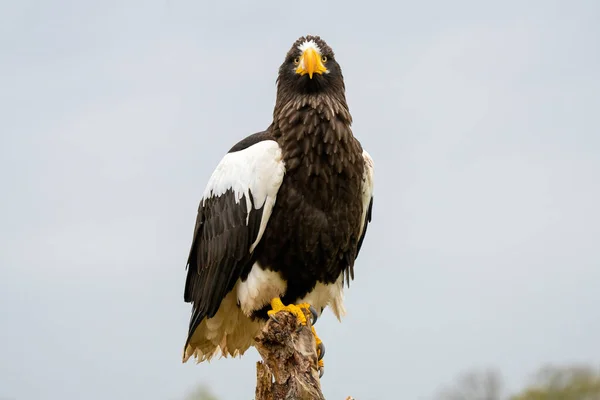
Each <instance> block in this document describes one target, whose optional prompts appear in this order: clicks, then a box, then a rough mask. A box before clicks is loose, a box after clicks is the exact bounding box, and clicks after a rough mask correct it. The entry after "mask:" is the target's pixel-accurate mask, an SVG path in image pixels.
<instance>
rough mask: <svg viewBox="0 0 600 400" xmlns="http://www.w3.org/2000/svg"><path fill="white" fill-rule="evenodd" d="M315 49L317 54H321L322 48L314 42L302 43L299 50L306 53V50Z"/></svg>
mask: <svg viewBox="0 0 600 400" xmlns="http://www.w3.org/2000/svg"><path fill="white" fill-rule="evenodd" d="M310 48H312V49H315V50H316V51H317V53H319V54H321V48H320V47H319V45H318V44H317V43H315V41H314V40H312V39H311V40H305V41H304V42H302V43H300V44H299V45H298V49H299V50H300V51H301V52H303V53H304V51H305V50H306V49H310Z"/></svg>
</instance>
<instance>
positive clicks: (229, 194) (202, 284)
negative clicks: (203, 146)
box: [184, 132, 285, 345]
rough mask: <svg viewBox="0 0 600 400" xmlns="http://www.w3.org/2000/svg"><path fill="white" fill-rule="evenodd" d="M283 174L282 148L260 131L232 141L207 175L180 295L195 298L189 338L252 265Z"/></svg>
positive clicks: (191, 300) (189, 298)
mask: <svg viewBox="0 0 600 400" xmlns="http://www.w3.org/2000/svg"><path fill="white" fill-rule="evenodd" d="M284 174H285V166H284V163H283V160H282V155H281V148H280V147H279V144H278V143H277V142H276V141H274V140H270V139H268V137H266V136H265V133H264V132H263V133H257V134H254V135H252V136H249V137H248V138H246V139H244V140H242V141H241V142H239V143H238V144H237V145H236V146H234V147H233V148H232V149H231V150H230V151H229V153H227V154H226V155H225V156H224V157H223V158H222V159H221V161H220V162H219V164H218V165H217V167H216V169H215V170H214V172H213V174H212V175H211V177H210V179H209V181H208V184H207V186H206V189H205V191H204V194H203V196H202V199H201V200H200V205H199V207H198V215H197V218H196V225H195V228H194V236H193V240H192V245H191V249H190V253H189V257H188V261H187V269H188V272H187V278H186V283H185V293H184V300H185V301H186V302H190V303H192V304H193V308H192V316H191V319H190V325H189V331H188V339H187V342H189V340H190V338H191V337H192V335H193V334H194V331H195V329H196V328H197V327H198V325H199V324H200V323H201V322H202V320H203V319H204V318H205V317H208V318H210V317H213V316H214V315H215V313H216V312H217V310H218V309H219V306H220V304H221V301H222V300H223V298H224V297H225V295H226V294H227V293H228V292H229V291H231V290H232V289H233V287H234V285H235V283H236V281H237V280H238V279H239V277H240V276H241V275H242V274H243V273H244V271H245V270H246V269H248V268H250V267H251V263H252V258H253V251H254V248H255V247H256V245H257V244H258V242H259V241H260V239H261V237H262V235H263V233H264V231H265V228H266V225H267V222H268V220H269V217H270V216H271V212H272V210H273V205H274V204H275V199H276V197H277V192H278V190H279V187H280V186H281V183H282V181H283V176H284ZM186 345H187V343H186Z"/></svg>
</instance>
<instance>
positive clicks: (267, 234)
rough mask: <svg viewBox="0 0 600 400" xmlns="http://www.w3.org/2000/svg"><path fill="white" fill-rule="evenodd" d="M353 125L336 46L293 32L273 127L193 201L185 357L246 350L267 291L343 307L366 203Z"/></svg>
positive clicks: (363, 160) (366, 169)
mask: <svg viewBox="0 0 600 400" xmlns="http://www.w3.org/2000/svg"><path fill="white" fill-rule="evenodd" d="M316 57H318V59H317V58H316ZM351 124H352V117H351V115H350V112H349V109H348V105H347V103H346V98H345V86H344V80H343V75H342V71H341V68H340V66H339V64H338V63H337V61H336V59H335V54H334V53H333V51H332V49H331V48H330V47H329V46H328V45H327V44H326V43H325V42H324V41H323V40H322V39H321V38H319V37H318V36H306V37H301V38H299V39H298V40H297V41H296V42H295V43H294V45H293V46H292V48H291V49H290V50H289V52H288V53H287V55H286V57H285V59H284V62H283V63H282V65H281V67H280V68H279V75H278V78H277V100H276V104H275V108H274V111H273V121H272V123H271V125H270V126H269V127H268V129H267V130H265V131H264V132H259V133H256V134H254V135H251V136H249V137H247V138H245V139H243V140H241V141H240V142H239V143H238V144H236V145H235V146H233V147H232V148H231V149H230V151H229V153H228V155H227V156H226V157H225V158H224V159H223V161H222V162H221V164H220V166H219V167H218V168H217V170H215V173H214V174H213V177H211V180H210V182H209V184H208V186H207V192H205V195H204V197H203V202H201V204H200V207H199V210H198V217H197V221H196V228H195V232H194V239H193V242H192V247H191V250H190V255H189V259H188V266H189V269H188V275H187V280H186V290H185V296H184V298H185V301H187V302H192V303H193V312H192V318H191V321H190V327H189V328H190V329H189V334H188V340H187V342H186V350H185V354H184V360H187V358H189V357H190V356H191V355H192V354H196V356H197V357H198V358H199V360H200V361H201V360H203V359H207V358H210V357H211V356H212V354H214V352H216V351H218V350H219V349H220V350H221V351H222V352H223V353H224V354H225V355H227V354H237V353H243V352H244V351H245V350H246V348H247V347H248V346H249V345H251V338H252V337H253V336H252V335H254V334H255V333H256V331H257V329H258V328H259V327H260V324H261V323H262V321H264V320H266V318H267V311H268V310H270V303H269V301H270V299H271V298H272V297H280V298H281V300H282V302H283V303H284V304H293V303H298V302H300V301H301V300H302V301H308V302H309V303H311V304H312V305H313V306H314V307H315V308H318V312H319V313H320V312H321V311H322V309H323V308H324V307H326V306H327V305H330V306H331V307H332V309H333V311H334V313H335V314H336V315H337V316H338V318H339V317H340V315H341V314H343V305H342V300H341V296H342V295H341V292H342V287H343V281H344V277H346V282H347V283H348V284H349V281H350V279H353V278H354V262H355V259H356V257H357V255H358V251H359V250H360V246H361V244H362V240H363V238H364V235H365V233H366V225H367V223H368V222H369V221H370V218H371V207H372V168H373V166H372V160H371V158H370V157H369V156H368V154H367V153H366V152H364V150H363V148H362V146H361V144H360V143H359V141H358V140H357V139H356V138H355V137H354V136H353V134H352V130H351V128H350V126H351ZM270 152H272V154H273V155H270V154H271V153H270ZM248 163H249V164H248ZM246 164H248V165H254V166H255V167H248V168H250V170H252V168H254V169H255V171H254V172H253V171H246V170H244V169H243V167H240V166H241V165H246ZM236 168H241V169H239V172H237V173H234V172H231V171H237V169H236ZM261 171H262V173H263V174H264V175H262V176H260V177H258V176H256V175H255V174H259V173H261ZM246 173H247V174H248V176H247V177H246ZM228 185H229V186H228ZM244 185H246V186H244ZM273 188H274V189H273ZM269 193H271V194H272V195H269ZM275 197H276V201H275ZM236 199H237V200H239V201H238V202H236ZM265 199H266V200H265ZM204 200H205V202H204ZM250 200H251V202H250V203H247V201H250ZM270 200H272V201H273V202H272V203H269V201H270ZM248 204H251V206H250V207H248ZM255 205H256V206H255ZM249 210H250V211H249ZM261 224H262V225H261ZM261 227H263V228H264V229H263V230H261ZM255 241H257V242H256V247H255V248H252V244H253V243H255ZM269 271H271V272H269ZM230 303H231V304H233V303H235V307H236V308H235V309H233V307H234V306H232V305H230ZM313 303H314V304H313ZM234 314H235V315H234ZM244 318H245V319H244ZM231 320H235V321H238V322H231ZM227 324H230V325H227ZM244 324H245V325H244ZM217 325H218V326H217ZM242 326H243V327H242ZM242 331H243V332H242ZM240 332H242V333H240ZM242 336H243V337H242ZM247 337H250V339H249V340H248V339H247ZM232 343H234V345H233V346H232Z"/></svg>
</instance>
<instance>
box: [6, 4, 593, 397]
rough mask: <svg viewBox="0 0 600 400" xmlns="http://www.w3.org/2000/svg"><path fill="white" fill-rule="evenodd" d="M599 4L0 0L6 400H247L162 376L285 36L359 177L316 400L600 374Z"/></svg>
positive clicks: (268, 96) (263, 108)
mask: <svg viewBox="0 0 600 400" xmlns="http://www.w3.org/2000/svg"><path fill="white" fill-rule="evenodd" d="M599 19H600V3H598V2H596V1H529V2H520V1H512V0H507V1H498V2H493V3H492V2H480V1H466V0H458V1H453V2H444V1H441V0H438V1H424V2H420V3H417V2H414V1H412V2H406V1H405V2H402V1H401V2H391V1H389V2H385V1H369V2H342V1H331V2H312V3H301V2H300V3H299V2H280V1H262V2H260V3H259V4H256V2H251V1H228V2H223V3H221V4H218V3H217V2H205V1H189V0H183V1H181V0H163V1H153V0H146V1H141V0H138V1H122V2H120V1H114V0H113V1H104V2H100V1H87V2H75V1H58V0H49V1H46V2H41V1H37V2H36V1H18V2H16V1H12V2H9V1H6V0H0V60H1V61H0V182H1V187H2V193H3V195H2V197H1V199H2V203H1V205H2V207H0V246H1V247H0V321H2V323H1V329H0V398H7V399H15V400H41V399H61V400H69V399H89V400H95V399H106V398H111V399H131V398H144V399H148V400H154V399H156V400H171V399H173V400H175V399H180V398H182V397H183V395H184V394H185V393H186V392H187V391H189V390H191V389H192V388H193V387H194V386H195V385H196V384H198V383H207V384H209V385H210V386H211V387H212V389H213V391H214V392H215V393H216V394H217V395H219V396H220V398H221V399H223V400H229V399H232V400H237V399H250V398H252V396H253V392H254V377H255V372H254V362H255V361H256V360H258V355H257V353H256V352H255V351H254V350H251V351H250V352H249V353H247V356H245V357H244V358H243V359H242V360H218V361H214V362H212V363H211V364H202V365H197V366H196V365H194V364H193V363H188V364H183V365H182V364H181V362H180V360H181V351H182V345H183V343H184V340H185V336H186V332H187V323H188V318H189V311H190V308H189V305H187V304H185V303H184V302H183V284H184V281H185V270H184V267H185V261H186V257H187V252H188V249H189V244H190V241H191V235H192V231H193V224H194V220H195V213H196V208H197V205H198V201H199V198H200V196H201V193H202V191H203V189H204V185H205V184H206V181H207V179H208V177H209V176H210V173H211V172H212V170H213V168H214V167H215V166H216V164H217V162H218V161H219V159H220V158H221V157H222V156H223V154H224V153H225V152H226V151H227V150H228V149H229V148H230V147H231V146H232V145H233V144H234V143H235V142H236V141H237V140H239V139H240V138H242V137H244V136H246V135H248V134H251V133H253V132H256V131H258V130H262V129H264V128H265V127H267V126H268V124H269V122H270V119H271V113H272V107H273V104H274V99H275V78H276V73H277V69H278V67H279V65H280V63H281V62H282V60H283V57H284V55H285V53H286V52H287V50H288V49H289V47H290V46H291V44H292V43H293V42H294V41H295V40H296V39H297V38H298V37H299V36H301V35H304V34H309V33H310V34H319V35H321V36H322V37H323V38H324V39H325V40H326V41H328V43H329V44H330V45H331V46H332V47H333V48H334V50H335V51H336V54H337V59H338V61H339V62H340V63H341V65H342V68H343V72H344V76H345V79H346V86H347V98H348V101H349V105H350V111H351V112H352V115H353V117H354V121H355V123H354V125H353V128H354V132H355V134H356V136H357V137H358V138H359V139H360V140H361V141H362V143H363V145H364V146H365V147H366V148H367V150H368V151H369V152H370V153H371V155H372V156H373V158H374V160H375V165H376V170H375V171H376V194H375V209H374V220H373V222H372V224H371V226H370V227H369V234H368V237H367V239H366V241H365V245H364V246H363V250H362V252H361V256H360V257H359V259H358V262H357V265H356V280H355V281H354V283H353V284H352V285H351V288H350V290H349V291H347V293H346V299H347V300H346V307H347V309H348V316H347V317H346V319H345V320H344V321H343V322H342V323H341V324H340V323H338V322H337V321H336V320H335V318H334V317H333V316H332V314H331V313H330V312H329V313H326V316H325V317H324V318H322V319H321V320H320V322H319V324H318V327H317V328H318V331H319V335H320V336H321V338H322V339H323V340H324V342H325V344H326V346H327V357H326V360H325V362H326V368H327V372H326V375H325V377H324V379H323V382H322V384H323V388H324V392H325V394H326V397H327V398H328V399H342V398H345V396H347V395H350V394H351V395H353V396H354V397H355V398H357V399H359V400H374V399H382V398H390V397H389V396H390V393H394V395H395V397H397V398H399V399H407V400H410V399H426V398H429V396H431V395H432V394H433V393H434V392H435V391H436V390H437V389H438V388H439V387H440V385H444V384H446V383H448V382H450V381H451V380H452V379H453V378H454V377H455V376H456V375H457V374H459V373H460V372H462V371H464V370H466V369H470V368H472V367H479V366H488V365H491V366H495V367H498V368H499V369H501V370H502V372H503V373H504V375H505V377H506V381H507V384H508V385H509V387H510V388H516V387H518V386H519V385H521V384H522V383H524V382H525V381H526V379H527V378H528V374H529V373H531V372H533V371H534V370H535V369H536V368H537V367H538V366H540V365H541V364H542V363H546V362H557V363H558V362H572V361H583V362H595V363H597V362H598V361H599V360H600V346H598V338H599V337H600V319H599V318H598V312H597V311H596V310H598V306H599V304H600V291H598V282H599V281H600V268H599V267H600V251H598V248H597V246H598V243H599V242H600V228H599V224H600V212H599V211H598V204H600V184H599V182H600V112H599V110H600V72H599V71H600V27H599V25H598V20H599Z"/></svg>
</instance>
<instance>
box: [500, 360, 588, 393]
mask: <svg viewBox="0 0 600 400" xmlns="http://www.w3.org/2000/svg"><path fill="white" fill-rule="evenodd" d="M511 400H600V371H599V370H597V369H594V368H591V367H588V366H572V367H555V366H550V367H545V368H542V369H541V370H540V371H539V372H538V373H537V376H536V378H535V380H534V382H533V384H532V385H531V386H530V387H529V388H526V389H525V390H523V391H522V392H521V393H519V394H517V395H515V396H513V397H511Z"/></svg>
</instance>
